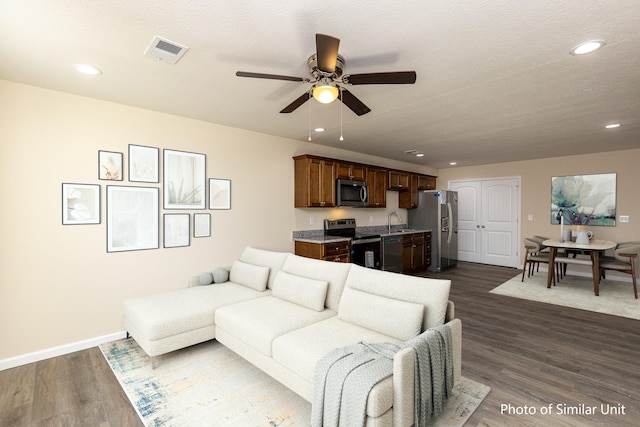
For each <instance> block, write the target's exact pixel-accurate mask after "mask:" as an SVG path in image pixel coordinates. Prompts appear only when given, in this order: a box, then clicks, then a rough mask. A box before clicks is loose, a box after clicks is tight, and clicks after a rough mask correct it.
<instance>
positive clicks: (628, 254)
mask: <svg viewBox="0 0 640 427" xmlns="http://www.w3.org/2000/svg"><path fill="white" fill-rule="evenodd" d="M638 254H640V242H623V243H618V245H617V246H616V248H615V250H614V251H613V256H612V257H611V256H601V257H600V264H599V267H600V277H602V278H605V271H606V270H613V271H619V272H621V273H628V274H631V281H632V283H633V295H634V296H635V298H636V299H638V285H637V283H636V259H637V258H638Z"/></svg>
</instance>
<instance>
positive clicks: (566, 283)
mask: <svg viewBox="0 0 640 427" xmlns="http://www.w3.org/2000/svg"><path fill="white" fill-rule="evenodd" d="M521 279H522V273H521V274H519V275H517V276H516V277H514V278H513V279H511V280H509V281H507V282H505V283H503V284H502V285H500V286H498V287H497V288H495V289H493V290H492V291H491V293H494V294H500V295H506V296H510V297H515V298H521V299H527V300H532V301H539V302H545V303H548V304H555V305H561V306H564V307H572V308H579V309H581V310H587V311H595V312H597V313H604V314H611V315H614V316H620V317H628V318H630V319H638V320H640V299H635V298H634V296H633V285H632V284H631V282H623V281H620V280H602V281H601V282H600V296H595V294H594V293H593V280H592V279H591V278H589V277H578V276H565V277H563V278H562V280H560V281H559V282H558V283H557V284H556V286H551V288H550V289H547V273H546V272H542V271H541V272H539V273H536V274H534V275H533V276H531V277H526V275H525V278H524V282H521V281H520V280H521Z"/></svg>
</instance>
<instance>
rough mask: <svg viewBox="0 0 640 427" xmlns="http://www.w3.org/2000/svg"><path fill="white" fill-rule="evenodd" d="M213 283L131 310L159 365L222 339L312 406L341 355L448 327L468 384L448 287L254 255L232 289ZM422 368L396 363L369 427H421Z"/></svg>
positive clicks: (407, 352)
mask: <svg viewBox="0 0 640 427" xmlns="http://www.w3.org/2000/svg"><path fill="white" fill-rule="evenodd" d="M217 273H219V270H218V271H216V275H215V276H218V274H217ZM212 276H214V275H212V274H210V273H205V274H201V275H195V276H192V277H191V278H190V280H189V285H190V286H189V287H187V288H183V289H178V290H175V291H168V292H163V293H158V294H153V295H147V296H142V297H137V298H131V299H128V300H126V301H125V302H124V326H125V328H126V330H127V333H128V334H130V335H131V336H132V337H133V338H134V339H135V340H136V342H137V343H138V344H139V345H140V347H141V348H142V349H143V350H144V351H145V352H146V353H147V354H148V355H149V356H151V358H152V363H153V365H154V366H155V358H156V356H159V355H162V354H165V353H169V352H171V351H174V350H178V349H180V348H184V347H187V346H190V345H194V344H198V343H200V342H204V341H207V340H211V339H213V338H215V339H217V340H218V341H219V342H220V343H222V344H223V345H225V346H226V347H228V348H229V349H231V350H233V351H234V352H236V353H237V354H239V355H240V356H242V357H243V358H244V359H246V360H247V361H249V362H250V363H252V364H254V365H255V366H257V367H258V368H260V369H261V370H263V371H264V372H266V373H267V374H269V375H270V376H272V377H273V378H275V379H276V380H278V381H279V382H280V383H282V384H284V385H285V386H287V387H288V388H290V389H291V390H293V391H294V392H296V393H297V394H299V395H300V396H302V397H303V398H304V399H306V400H308V401H309V402H311V401H312V399H313V377H314V370H315V366H316V363H317V362H318V361H319V360H320V359H321V358H322V357H323V356H325V355H326V354H328V353H329V352H331V351H332V350H333V349H335V348H338V347H344V346H347V345H350V344H355V343H357V342H360V341H364V342H370V343H376V342H393V343H400V342H404V341H407V340H409V339H411V338H413V337H415V336H417V335H419V334H420V333H422V332H423V331H425V330H426V329H428V328H432V327H435V326H439V325H443V324H446V325H448V326H449V328H450V329H451V331H452V344H451V346H452V350H453V377H454V382H457V381H458V380H459V378H460V371H461V345H462V323H461V322H460V320H459V319H455V318H454V306H453V303H452V302H450V301H448V298H449V289H450V286H451V282H450V281H449V280H439V279H426V278H419V277H413V276H407V275H401V274H397V273H390V272H384V271H379V270H373V269H368V268H364V267H361V266H358V265H355V264H343V263H333V262H327V261H319V260H315V259H310V258H304V257H300V256H298V255H294V254H290V253H283V252H274V251H267V250H262V249H256V248H252V247H247V248H246V249H245V250H244V252H243V253H242V255H241V256H240V258H239V259H238V260H237V261H235V262H234V263H233V265H232V266H231V268H230V269H229V273H228V280H227V281H223V280H224V279H225V278H224V277H222V278H221V279H220V280H217V279H216V280H214V278H213V277H212ZM222 276H224V274H222ZM211 280H214V283H213V284H208V282H210V281H211ZM215 282H221V283H215ZM414 367H415V358H414V354H413V350H412V349H411V348H405V349H403V350H401V351H399V352H398V353H397V354H396V355H395V357H394V363H393V375H392V376H391V377H389V378H387V379H385V380H383V381H381V382H380V383H378V384H376V385H375V386H374V388H373V389H372V390H371V392H370V393H369V397H368V400H367V406H366V425H367V426H411V425H412V424H413V422H414V420H413V418H414V402H413V396H414Z"/></svg>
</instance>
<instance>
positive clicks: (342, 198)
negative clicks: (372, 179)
mask: <svg viewBox="0 0 640 427" xmlns="http://www.w3.org/2000/svg"><path fill="white" fill-rule="evenodd" d="M336 205H337V206H350V207H358V208H363V207H366V206H369V185H368V184H367V182H366V181H355V180H351V179H337V180H336Z"/></svg>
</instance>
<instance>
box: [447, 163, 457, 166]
mask: <svg viewBox="0 0 640 427" xmlns="http://www.w3.org/2000/svg"><path fill="white" fill-rule="evenodd" d="M457 164H458V162H449V165H450V166H455V165H457Z"/></svg>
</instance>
